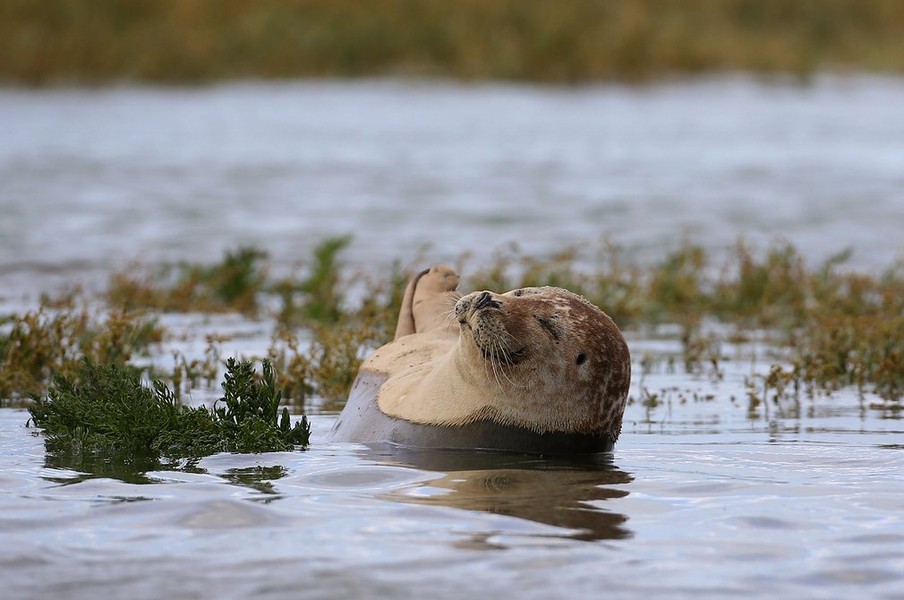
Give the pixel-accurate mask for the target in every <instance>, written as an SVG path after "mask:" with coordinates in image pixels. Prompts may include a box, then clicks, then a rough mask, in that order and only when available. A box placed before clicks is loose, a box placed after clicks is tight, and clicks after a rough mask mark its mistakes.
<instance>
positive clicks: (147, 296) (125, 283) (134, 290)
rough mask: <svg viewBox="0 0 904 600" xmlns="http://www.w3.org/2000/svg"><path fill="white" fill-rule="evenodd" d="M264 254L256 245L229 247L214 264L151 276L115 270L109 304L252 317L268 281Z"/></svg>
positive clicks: (256, 311)
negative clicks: (228, 313) (230, 313)
mask: <svg viewBox="0 0 904 600" xmlns="http://www.w3.org/2000/svg"><path fill="white" fill-rule="evenodd" d="M266 258H267V253H266V252H264V251H262V250H259V249H257V248H251V247H239V248H237V249H235V250H227V251H226V252H225V254H224V256H223V260H222V261H220V262H219V263H216V264H213V265H199V264H185V263H183V264H181V265H178V266H177V267H167V268H165V269H164V270H163V271H162V272H161V273H159V274H157V275H154V274H148V273H141V272H140V269H135V268H132V269H129V270H128V271H122V272H119V273H116V274H114V275H113V276H112V277H111V279H110V284H109V286H108V290H107V298H106V299H107V302H108V303H109V304H111V305H113V306H119V307H122V308H123V309H125V310H134V309H138V308H142V309H152V310H158V311H163V312H206V313H222V312H238V313H241V314H244V315H246V316H255V315H256V314H257V313H258V310H259V304H258V296H259V295H260V294H261V293H263V291H264V286H265V284H266V282H267V270H266V268H265V266H264V265H263V264H262V262H263V261H265V260H266Z"/></svg>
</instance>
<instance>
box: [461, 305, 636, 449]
mask: <svg viewBox="0 0 904 600" xmlns="http://www.w3.org/2000/svg"><path fill="white" fill-rule="evenodd" d="M455 317H456V319H457V320H458V322H459V325H460V328H461V333H460V336H459V345H460V348H461V352H462V353H463V355H464V356H465V357H466V360H467V362H468V363H469V364H473V365H479V366H482V369H480V368H479V367H478V368H477V369H476V370H478V371H480V370H482V371H483V372H484V374H485V376H486V377H488V378H489V379H490V380H491V383H492V384H494V385H496V386H497V387H498V389H499V395H500V396H501V397H503V398H504V399H505V401H504V402H501V403H500V410H501V411H502V412H503V413H504V412H505V411H506V410H509V411H510V412H511V414H507V415H506V414H502V415H499V417H501V418H502V420H505V421H510V422H518V423H533V424H535V426H536V428H537V429H539V430H541V431H568V432H578V431H580V432H586V433H596V432H606V433H608V434H610V435H612V436H613V437H617V436H618V432H619V431H620V430H621V420H622V414H623V412H624V407H625V401H626V399H627V394H628V386H629V384H630V377H631V362H630V357H629V354H628V349H627V346H626V344H625V341H624V338H623V337H622V335H621V333H620V332H619V331H618V328H617V327H616V326H615V324H614V323H613V322H612V320H611V319H610V318H609V317H608V316H607V315H606V314H605V313H603V312H602V311H601V310H600V309H599V308H597V307H596V306H594V305H593V304H591V303H590V302H588V301H586V300H584V299H583V298H582V297H580V296H578V295H576V294H573V293H572V292H569V291H567V290H564V289H561V288H550V287H542V288H522V289H517V290H513V291H511V292H507V293H505V294H495V293H493V292H488V291H481V292H474V293H471V294H469V295H467V296H464V297H463V298H461V299H460V300H459V301H458V303H457V304H456V305H455Z"/></svg>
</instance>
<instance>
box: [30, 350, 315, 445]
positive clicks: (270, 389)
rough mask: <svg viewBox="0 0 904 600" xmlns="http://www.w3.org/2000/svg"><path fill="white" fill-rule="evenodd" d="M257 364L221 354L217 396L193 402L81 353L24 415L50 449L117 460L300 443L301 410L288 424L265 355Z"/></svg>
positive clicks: (303, 434) (304, 428)
mask: <svg viewBox="0 0 904 600" xmlns="http://www.w3.org/2000/svg"><path fill="white" fill-rule="evenodd" d="M262 370H263V373H262V376H261V377H257V376H256V373H255V370H254V365H253V364H252V363H251V362H247V361H244V362H240V361H236V360H235V359H229V360H227V361H226V374H225V381H224V382H223V384H222V386H223V397H222V398H220V399H219V400H218V401H217V403H216V404H215V405H214V407H213V408H207V407H205V406H200V407H195V408H192V407H188V406H184V405H181V404H179V403H178V401H177V400H176V398H175V395H174V394H173V392H172V391H171V390H170V389H169V388H168V387H167V386H166V385H165V384H163V383H162V382H160V381H155V382H154V384H153V389H151V388H149V387H147V386H145V385H144V384H142V382H141V377H140V372H139V370H138V369H136V368H134V367H129V366H122V365H115V364H93V363H91V362H90V361H87V360H85V361H82V363H81V365H80V368H79V369H78V371H77V372H76V373H75V374H74V375H73V376H57V377H55V378H54V380H53V384H52V385H51V386H50V388H49V390H48V392H47V395H46V397H41V398H38V399H36V401H35V403H34V404H33V405H32V406H31V407H30V408H29V411H30V413H31V419H30V421H31V422H32V423H33V424H34V425H35V426H37V427H41V428H43V429H44V434H45V436H46V437H45V441H46V446H47V449H48V451H50V452H59V453H64V454H66V455H69V456H75V457H79V456H87V457H96V456H99V455H103V456H105V457H116V459H117V460H120V461H124V462H130V461H131V462H138V463H142V462H147V461H148V460H151V461H153V460H156V459H159V458H160V457H167V458H170V459H175V458H185V457H193V458H194V457H201V456H206V455H209V454H214V453H216V452H250V453H257V452H271V451H281V450H291V449H293V448H295V447H298V446H301V447H305V446H307V445H308V442H309V438H310V432H311V430H310V425H309V424H308V422H307V418H306V417H302V419H301V420H300V421H298V422H296V423H295V425H294V426H293V425H291V423H290V419H289V413H288V410H287V409H285V408H283V410H282V411H281V412H280V410H279V406H280V400H281V392H280V390H279V388H278V387H277V386H276V375H275V373H274V371H273V369H272V367H271V365H270V364H269V362H266V361H264V363H263V367H262Z"/></svg>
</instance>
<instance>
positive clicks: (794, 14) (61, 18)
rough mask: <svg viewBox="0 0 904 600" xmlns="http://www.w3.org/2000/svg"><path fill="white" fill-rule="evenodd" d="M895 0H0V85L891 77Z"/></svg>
mask: <svg viewBox="0 0 904 600" xmlns="http://www.w3.org/2000/svg"><path fill="white" fill-rule="evenodd" d="M902 55H904V4H902V3H901V2H899V1H898V0H685V1H683V2H661V1H656V0H573V1H570V2H548V1H546V0H497V1H494V2H481V1H479V0H462V1H459V2H445V1H443V0H369V1H367V2H359V1H355V0H258V1H256V2H246V1H244V0H43V1H41V2H35V1H34V0H6V1H5V2H3V3H0V80H4V81H7V82H21V83H31V84H46V83H54V82H66V83H72V82H76V83H91V82H95V83H96V82H104V81H111V80H113V81H122V80H133V81H158V82H196V81H210V80H216V79H224V78H255V79H259V78H287V77H310V76H315V77H323V76H347V77H354V76H374V75H397V74H402V75H416V76H431V77H437V76H439V77H453V78H463V79H507V80H522V81H525V80H527V81H544V82H576V81H598V80H629V81H637V80H645V79H650V78H653V77H657V76H663V75H665V76H668V75H676V74H696V73H701V72H712V71H739V70H745V71H751V72H756V73H791V74H797V75H805V74H808V73H811V72H813V71H814V70H818V69H835V70H839V69H841V70H850V69H860V70H874V71H886V72H898V73H899V72H901V70H902V69H904V63H902V61H901V56H902Z"/></svg>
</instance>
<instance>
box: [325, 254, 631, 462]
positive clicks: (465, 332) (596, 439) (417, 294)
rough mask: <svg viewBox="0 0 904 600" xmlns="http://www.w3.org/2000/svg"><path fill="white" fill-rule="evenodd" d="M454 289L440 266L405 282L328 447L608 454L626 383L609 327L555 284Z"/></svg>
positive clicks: (450, 274)
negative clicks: (390, 324) (382, 341)
mask: <svg viewBox="0 0 904 600" xmlns="http://www.w3.org/2000/svg"><path fill="white" fill-rule="evenodd" d="M458 281H459V277H458V274H457V273H455V272H454V270H452V269H451V268H450V267H446V266H438V267H433V268H432V269H429V270H427V271H424V272H421V273H420V274H419V275H418V276H416V277H415V278H414V279H413V280H412V282H411V283H409V285H408V288H407V289H406V294H405V298H404V300H403V304H402V308H401V310H400V313H399V325H398V327H397V330H396V334H397V335H396V339H395V340H394V341H392V342H390V343H389V344H386V345H385V346H382V347H381V348H379V349H377V350H376V351H375V352H374V353H373V354H372V355H371V356H370V357H369V358H368V359H367V360H366V361H364V363H363V364H362V365H361V368H360V370H359V372H358V376H357V378H356V379H355V382H354V383H353V384H352V389H351V392H350V394H349V399H348V402H347V403H346V406H345V408H344V409H343V411H342V413H341V414H340V415H339V419H338V420H337V422H336V425H335V426H334V428H333V432H332V437H333V439H334V440H337V441H351V442H363V443H375V442H389V443H392V444H398V445H402V446H409V447H429V448H459V449H461V448H468V449H494V450H514V451H519V452H531V453H543V454H549V453H556V454H571V453H595V452H605V451H609V450H611V449H612V447H613V445H614V444H615V442H616V440H617V439H618V436H619V433H620V431H621V425H622V417H623V414H624V409H625V404H626V401H627V396H628V387H629V385H630V380H631V359H630V354H629V352H628V347H627V344H626V343H625V340H624V337H623V336H622V334H621V332H620V331H619V330H618V327H617V326H616V325H615V323H614V322H613V321H612V319H611V318H609V316H608V315H606V314H605V313H604V312H603V311H602V310H600V309H599V308H597V307H596V306H594V305H593V304H592V303H590V302H589V301H587V300H586V299H584V298H583V297H581V296H579V295H577V294H574V293H572V292H570V291H568V290H565V289H562V288H556V287H528V288H521V289H516V290H512V291H510V292H506V293H504V294H497V293H494V292H491V291H488V290H485V291H477V292H473V293H470V294H468V295H466V296H463V297H458V294H457V292H455V291H454V288H453V289H450V286H452V285H453V284H454V285H455V286H457V284H458ZM453 302H454V304H453Z"/></svg>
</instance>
